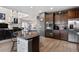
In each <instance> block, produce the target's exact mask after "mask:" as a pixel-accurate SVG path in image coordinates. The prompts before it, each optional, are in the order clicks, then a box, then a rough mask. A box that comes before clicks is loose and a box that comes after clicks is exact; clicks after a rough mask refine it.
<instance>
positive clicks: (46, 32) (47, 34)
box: [45, 30, 53, 38]
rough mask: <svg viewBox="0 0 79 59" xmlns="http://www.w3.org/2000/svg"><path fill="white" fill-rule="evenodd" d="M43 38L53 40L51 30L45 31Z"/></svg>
mask: <svg viewBox="0 0 79 59" xmlns="http://www.w3.org/2000/svg"><path fill="white" fill-rule="evenodd" d="M45 37H52V38H53V31H52V30H45Z"/></svg>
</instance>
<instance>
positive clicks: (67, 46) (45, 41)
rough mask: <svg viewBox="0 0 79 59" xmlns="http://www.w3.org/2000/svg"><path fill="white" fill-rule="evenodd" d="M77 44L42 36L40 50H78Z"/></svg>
mask: <svg viewBox="0 0 79 59" xmlns="http://www.w3.org/2000/svg"><path fill="white" fill-rule="evenodd" d="M77 51H78V47H77V44H74V43H70V42H67V41H62V40H57V39H52V38H42V39H41V43H40V52H77Z"/></svg>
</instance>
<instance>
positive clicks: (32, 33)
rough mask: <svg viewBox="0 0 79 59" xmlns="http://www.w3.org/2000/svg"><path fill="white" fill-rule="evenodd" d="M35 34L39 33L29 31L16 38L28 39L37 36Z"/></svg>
mask: <svg viewBox="0 0 79 59" xmlns="http://www.w3.org/2000/svg"><path fill="white" fill-rule="evenodd" d="M37 36H39V34H38V33H37V32H29V34H26V33H25V35H20V36H18V38H22V39H25V40H30V39H32V38H34V37H37Z"/></svg>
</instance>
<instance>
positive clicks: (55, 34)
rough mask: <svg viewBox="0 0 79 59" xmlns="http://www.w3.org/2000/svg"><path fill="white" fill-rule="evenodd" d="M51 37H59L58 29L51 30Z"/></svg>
mask: <svg viewBox="0 0 79 59" xmlns="http://www.w3.org/2000/svg"><path fill="white" fill-rule="evenodd" d="M53 38H55V39H59V38H60V33H59V30H54V31H53Z"/></svg>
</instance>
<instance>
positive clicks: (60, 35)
mask: <svg viewBox="0 0 79 59" xmlns="http://www.w3.org/2000/svg"><path fill="white" fill-rule="evenodd" d="M46 37H52V38H54V39H60V40H68V32H67V31H65V30H53V32H51V31H46Z"/></svg>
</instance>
